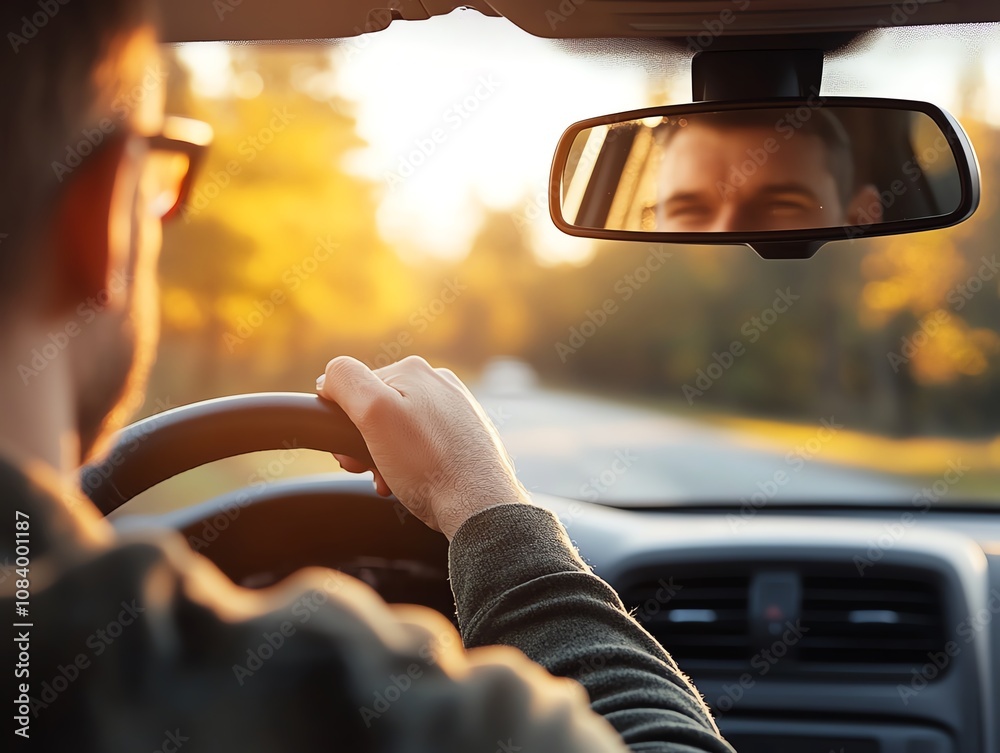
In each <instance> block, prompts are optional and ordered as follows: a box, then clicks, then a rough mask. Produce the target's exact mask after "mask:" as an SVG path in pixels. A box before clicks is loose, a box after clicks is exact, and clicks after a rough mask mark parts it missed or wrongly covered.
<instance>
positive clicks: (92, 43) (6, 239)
mask: <svg viewBox="0 0 1000 753" xmlns="http://www.w3.org/2000/svg"><path fill="white" fill-rule="evenodd" d="M154 18H155V16H154V13H153V10H152V7H151V3H150V2H149V1H148V0H3V2H2V3H0V33H2V34H3V35H4V41H3V43H0V103H2V106H0V150H2V156H0V292H2V293H4V294H5V296H4V297H5V298H6V297H8V296H9V293H10V291H11V290H12V289H16V286H17V285H18V284H19V282H20V281H21V280H22V279H23V277H24V275H25V274H28V273H29V272H30V271H31V268H32V266H33V264H34V263H36V262H37V261H38V260H37V259H34V258H32V257H31V255H32V253H33V252H34V251H36V250H37V243H38V242H39V240H40V239H41V238H42V237H43V235H44V233H45V231H46V230H47V226H48V225H49V224H50V221H51V212H52V209H53V206H54V204H55V202H56V199H57V198H58V197H59V194H60V187H61V185H62V183H63V181H64V179H65V176H62V175H60V174H59V171H58V170H57V169H55V168H54V166H53V163H54V162H65V160H66V151H67V148H70V147H71V145H76V144H77V143H78V142H80V141H81V139H83V138H84V129H86V128H88V127H92V126H93V125H94V123H91V122H88V120H87V119H88V117H89V116H90V113H91V111H92V110H93V108H94V105H95V104H96V103H97V101H98V97H99V95H100V92H99V91H98V88H97V84H96V82H95V77H94V72H95V70H96V69H97V67H98V66H99V65H100V64H101V63H102V62H103V61H104V60H105V59H106V58H107V56H108V54H109V52H110V50H111V48H112V45H113V44H114V43H115V42H116V41H117V40H119V39H121V38H123V37H124V36H125V35H127V34H128V33H130V32H132V31H134V30H136V29H138V28H139V27H140V26H142V25H144V24H148V23H151V22H153V21H154Z"/></svg>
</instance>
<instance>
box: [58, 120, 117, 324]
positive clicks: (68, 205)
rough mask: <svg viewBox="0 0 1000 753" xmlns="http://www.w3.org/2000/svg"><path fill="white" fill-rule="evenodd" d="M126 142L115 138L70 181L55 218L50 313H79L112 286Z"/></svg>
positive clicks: (84, 161) (87, 159)
mask: <svg viewBox="0 0 1000 753" xmlns="http://www.w3.org/2000/svg"><path fill="white" fill-rule="evenodd" d="M109 138H111V137H109ZM125 142H126V139H124V138H116V139H113V140H112V141H110V142H108V143H106V144H104V145H103V146H102V147H100V148H98V149H96V150H95V151H94V152H93V153H92V154H90V155H89V156H87V157H85V158H84V160H83V164H81V165H80V167H78V168H76V170H74V171H73V173H72V174H71V175H69V176H67V177H66V186H65V188H64V189H63V192H62V195H61V197H60V198H59V201H58V203H57V205H56V208H55V211H54V213H53V220H54V223H55V224H54V227H53V229H52V235H51V238H52V245H51V261H52V264H53V269H52V270H51V271H52V274H51V277H50V279H52V280H53V287H52V289H51V290H52V298H51V303H50V307H49V308H50V310H51V311H52V313H62V312H66V311H75V310H76V308H77V306H79V305H80V303H82V302H83V301H86V300H87V299H88V298H91V297H93V296H96V295H98V294H99V293H101V291H102V290H104V289H105V287H106V286H107V284H108V283H107V280H108V275H109V272H110V270H111V265H112V255H113V247H112V243H111V238H112V235H111V222H112V219H113V218H112V212H113V206H114V194H115V184H116V182H117V179H118V174H119V167H120V165H121V162H122V159H123V156H124V152H125Z"/></svg>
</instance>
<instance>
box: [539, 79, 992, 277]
mask: <svg viewBox="0 0 1000 753" xmlns="http://www.w3.org/2000/svg"><path fill="white" fill-rule="evenodd" d="M978 204H979V172H978V168H977V165H976V157H975V153H974V152H973V150H972V147H971V145H970V144H969V140H968V138H967V137H966V135H965V133H964V132H963V130H962V127H961V126H960V125H959V124H958V123H957V121H955V120H954V119H953V118H952V117H951V116H950V115H949V114H948V113H946V112H944V111H943V110H941V109H940V108H938V107H935V106H934V105H931V104H927V103H924V102H910V101H903V100H885V99H859V98H841V97H836V98H835V97H811V98H809V99H773V100H769V101H767V102H749V103H748V102H701V103H698V104H692V105H680V106H674V107H659V108H652V109H647V110H636V111H632V112H626V113H619V114H616V115H607V116H604V117H600V118H593V119H590V120H585V121H581V122H579V123H576V124H574V125H573V126H571V127H570V128H569V129H568V130H567V131H566V132H565V133H564V134H563V136H562V138H561V139H560V142H559V145H558V147H557V149H556V154H555V159H554V161H553V165H552V174H551V177H550V183H549V207H550V211H551V214H552V219H553V221H554V222H555V224H556V226H557V227H558V228H559V229H560V230H562V231H563V232H566V233H569V234H570V235H577V236H584V237H592V238H606V239H613V240H639V241H656V242H668V243H708V244H733V243H745V244H747V245H749V246H751V247H753V248H754V249H755V250H756V251H757V252H758V253H759V254H760V255H761V256H763V257H765V258H807V257H809V256H812V255H813V254H814V253H815V252H816V251H817V250H818V249H819V247H820V246H822V245H823V243H826V242H828V241H832V240H843V239H850V238H857V237H861V236H875V235H890V234H896V233H907V232H914V231H918V230H929V229H934V228H941V227H947V226H949V225H954V224H957V223H959V222H962V221H963V220H965V219H967V218H968V217H969V216H971V215H972V213H973V212H974V211H975V209H976V207H977V205H978Z"/></svg>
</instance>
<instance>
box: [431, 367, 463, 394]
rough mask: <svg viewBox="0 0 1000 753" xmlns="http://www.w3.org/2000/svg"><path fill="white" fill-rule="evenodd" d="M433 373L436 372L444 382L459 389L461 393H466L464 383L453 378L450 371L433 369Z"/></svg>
mask: <svg viewBox="0 0 1000 753" xmlns="http://www.w3.org/2000/svg"><path fill="white" fill-rule="evenodd" d="M434 371H436V372H437V373H438V374H440V375H441V376H442V377H444V379H445V381H447V382H450V383H451V384H453V385H454V386H455V387H458V389H460V390H461V391H462V392H466V391H467V388H466V386H465V383H464V382H463V381H462V380H461V379H459V378H458V377H457V376H455V372H454V371H452V370H451V369H446V368H437V369H434Z"/></svg>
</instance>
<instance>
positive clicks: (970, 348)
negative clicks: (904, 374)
mask: <svg viewBox="0 0 1000 753" xmlns="http://www.w3.org/2000/svg"><path fill="white" fill-rule="evenodd" d="M935 313H937V312H935ZM998 351H1000V336H998V335H997V333H996V332H994V331H993V330H990V329H985V328H976V329H973V328H970V327H969V326H968V325H967V324H966V323H965V322H964V321H962V320H961V319H960V318H958V317H957V316H947V317H946V318H943V319H942V321H941V323H940V324H939V325H938V329H937V330H936V331H935V332H934V333H933V335H928V336H926V338H925V342H924V344H923V345H922V346H921V347H919V348H917V349H916V352H915V353H914V356H913V359H912V363H911V371H912V373H913V376H914V378H915V379H916V381H917V382H920V383H921V384H947V383H949V382H952V381H954V380H955V379H957V378H958V377H960V376H979V375H980V374H983V373H985V371H986V369H987V367H988V366H989V357H990V356H991V355H993V354H995V353H997V352H998Z"/></svg>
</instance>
